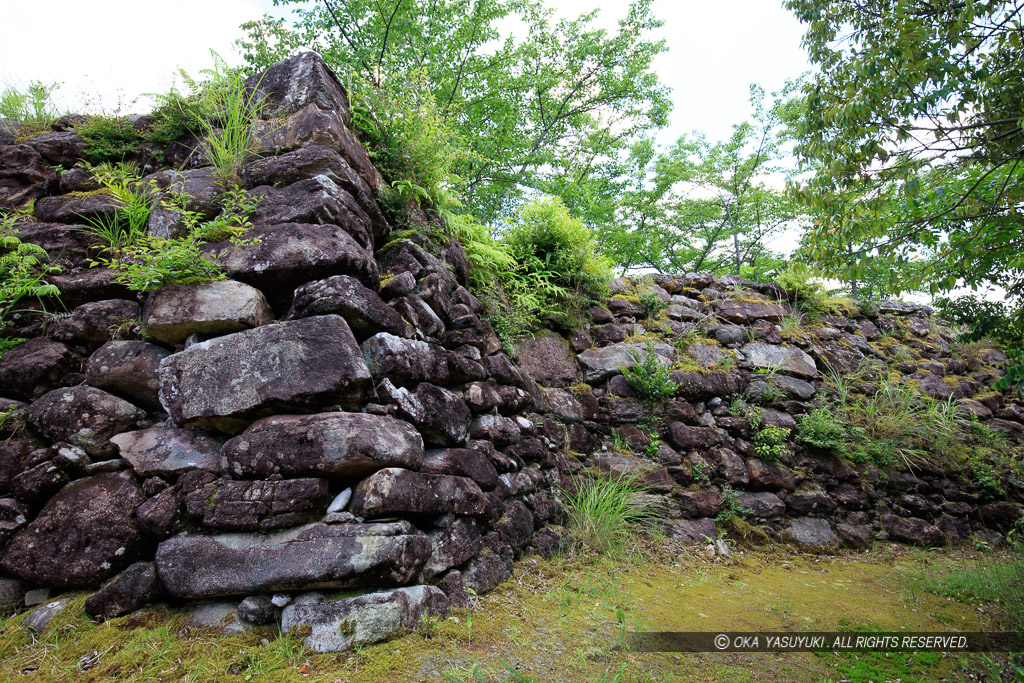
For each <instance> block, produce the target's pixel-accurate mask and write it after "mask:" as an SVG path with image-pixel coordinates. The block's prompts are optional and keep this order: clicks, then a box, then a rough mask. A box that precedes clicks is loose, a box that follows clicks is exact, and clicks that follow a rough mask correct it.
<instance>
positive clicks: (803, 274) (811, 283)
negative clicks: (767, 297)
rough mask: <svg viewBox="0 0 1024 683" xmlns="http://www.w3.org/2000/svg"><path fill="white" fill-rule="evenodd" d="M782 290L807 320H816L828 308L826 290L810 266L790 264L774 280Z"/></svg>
mask: <svg viewBox="0 0 1024 683" xmlns="http://www.w3.org/2000/svg"><path fill="white" fill-rule="evenodd" d="M775 281H776V282H777V283H778V285H779V286H780V287H782V289H784V290H785V291H786V292H787V293H788V294H789V295H790V296H792V297H793V305H794V306H795V307H796V308H797V309H798V310H799V311H800V312H801V313H803V314H804V315H806V316H807V317H808V318H812V319H814V318H817V317H818V316H819V315H821V314H823V313H825V311H826V310H827V308H828V290H827V289H826V288H825V285H824V284H823V283H822V278H821V275H820V274H819V273H818V272H817V271H815V270H814V269H813V268H811V267H810V266H808V265H806V264H804V263H799V262H797V261H792V262H790V263H789V264H788V265H787V266H786V267H785V268H784V269H783V270H782V271H780V272H779V274H778V276H777V277H776V278H775Z"/></svg>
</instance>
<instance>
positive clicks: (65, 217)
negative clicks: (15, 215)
mask: <svg viewBox="0 0 1024 683" xmlns="http://www.w3.org/2000/svg"><path fill="white" fill-rule="evenodd" d="M121 206H122V202H121V200H119V199H117V198H116V197H114V195H113V194H111V193H110V192H109V191H106V190H100V191H98V192H95V193H88V194H84V195H74V194H72V195H59V196H56V197H41V198H40V199H38V200H37V201H36V204H35V209H36V211H35V214H36V218H38V219H39V220H41V221H43V222H44V223H71V224H79V225H81V224H86V223H89V222H90V221H95V220H110V219H113V217H114V216H115V215H117V212H118V210H119V209H120V208H121Z"/></svg>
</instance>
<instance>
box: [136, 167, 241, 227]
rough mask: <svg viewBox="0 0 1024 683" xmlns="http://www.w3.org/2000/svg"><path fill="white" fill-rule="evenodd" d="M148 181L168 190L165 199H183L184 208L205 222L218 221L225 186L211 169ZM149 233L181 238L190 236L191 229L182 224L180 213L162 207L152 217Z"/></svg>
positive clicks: (158, 176) (162, 173) (171, 173)
mask: <svg viewBox="0 0 1024 683" xmlns="http://www.w3.org/2000/svg"><path fill="white" fill-rule="evenodd" d="M146 180H148V181H149V182H152V183H154V184H155V185H156V186H157V187H163V188H166V193H165V196H167V195H169V194H172V193H173V194H177V195H179V196H181V197H182V198H183V200H184V205H185V206H184V208H185V209H186V210H188V211H191V212H193V213H194V214H196V215H197V216H198V217H199V218H201V219H203V220H210V219H212V218H215V217H216V216H217V214H219V213H220V211H221V208H222V204H221V197H222V196H223V195H224V184H223V182H222V181H221V179H220V177H219V176H218V175H217V172H216V171H215V170H214V169H213V167H211V166H207V167H204V168H194V169H188V170H185V171H176V170H168V171H159V172H157V173H154V174H153V175H151V176H148V177H147V179H146ZM147 230H148V232H149V234H150V235H152V236H154V237H173V238H180V237H185V236H186V235H187V234H188V225H187V224H186V223H185V221H184V220H182V215H181V211H180V209H178V208H173V207H166V206H163V204H162V203H158V204H157V205H156V206H154V207H153V210H152V211H151V212H150V214H149V223H148V225H147Z"/></svg>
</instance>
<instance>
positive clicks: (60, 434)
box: [28, 386, 146, 458]
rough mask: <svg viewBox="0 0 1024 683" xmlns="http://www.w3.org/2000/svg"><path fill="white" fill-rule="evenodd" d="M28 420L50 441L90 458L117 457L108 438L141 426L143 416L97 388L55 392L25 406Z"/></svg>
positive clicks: (143, 414)
mask: <svg viewBox="0 0 1024 683" xmlns="http://www.w3.org/2000/svg"><path fill="white" fill-rule="evenodd" d="M28 421H29V423H30V424H31V425H32V426H33V427H35V428H36V429H37V430H38V431H39V433H40V434H42V435H43V436H45V437H46V438H47V439H49V440H50V441H67V442H68V443H71V444H74V445H75V446H78V447H79V448H81V449H82V450H84V451H85V452H86V453H88V454H89V455H91V456H93V457H94V458H105V457H111V456H114V455H116V454H117V446H116V445H114V444H113V443H111V441H110V439H111V437H113V436H115V435H117V434H120V433H121V432H127V431H130V430H132V429H138V428H139V427H142V426H144V425H145V421H146V413H145V412H143V411H142V410H139V409H138V408H136V407H135V406H134V405H132V404H131V403H128V401H125V400H123V399H120V398H118V397H117V396H114V395H113V394H108V393H107V392H105V391H102V390H100V389H95V388H93V387H87V386H81V387H71V388H66V389H55V390H53V391H51V392H49V393H47V394H45V395H43V396H42V397H41V398H39V399H37V400H36V401H35V403H33V404H32V405H31V406H29V409H28Z"/></svg>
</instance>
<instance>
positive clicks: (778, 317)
mask: <svg viewBox="0 0 1024 683" xmlns="http://www.w3.org/2000/svg"><path fill="white" fill-rule="evenodd" d="M711 305H712V307H713V308H714V309H715V313H717V314H718V316H719V317H720V318H722V319H723V320H728V321H729V322H731V323H736V324H738V325H748V324H750V323H752V322H754V321H755V320H767V321H769V322H773V323H777V322H781V321H782V319H783V318H784V317H786V309H785V308H784V307H783V306H780V305H779V304H770V303H768V302H767V301H734V300H732V299H723V300H720V301H714V302H712V304H711Z"/></svg>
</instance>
